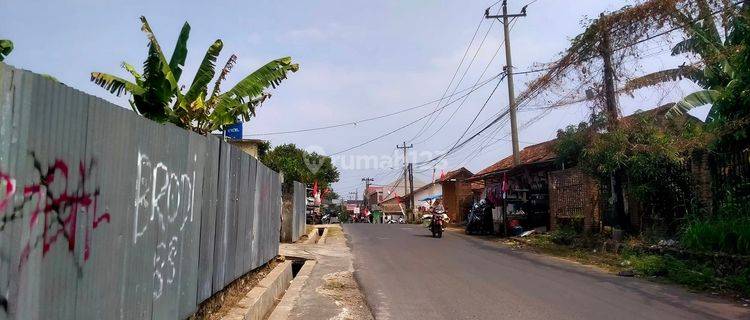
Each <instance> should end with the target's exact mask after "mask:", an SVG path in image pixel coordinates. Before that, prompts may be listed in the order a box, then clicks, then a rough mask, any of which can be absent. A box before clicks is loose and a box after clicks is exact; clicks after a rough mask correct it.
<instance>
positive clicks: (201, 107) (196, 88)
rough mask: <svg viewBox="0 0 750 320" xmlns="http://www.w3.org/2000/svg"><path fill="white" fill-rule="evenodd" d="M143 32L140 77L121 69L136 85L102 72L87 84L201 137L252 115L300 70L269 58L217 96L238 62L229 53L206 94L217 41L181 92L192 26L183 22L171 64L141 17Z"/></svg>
mask: <svg viewBox="0 0 750 320" xmlns="http://www.w3.org/2000/svg"><path fill="white" fill-rule="evenodd" d="M141 30H142V31H143V32H144V33H145V34H146V37H147V38H148V40H149V45H148V55H147V58H146V61H145V62H144V63H143V74H140V73H138V71H137V70H136V69H135V67H133V66H132V65H130V64H128V63H125V62H123V64H122V67H123V68H124V69H125V70H126V71H128V72H129V73H130V74H131V75H132V76H133V78H134V81H128V80H125V79H123V78H121V77H117V76H114V75H110V74H106V73H101V72H92V73H91V81H93V82H94V83H96V84H97V85H99V86H101V87H102V88H104V89H106V90H108V91H110V92H111V93H113V94H115V95H118V96H120V95H122V94H128V93H129V94H131V95H132V97H133V98H132V100H130V105H131V107H132V108H133V110H134V111H135V112H137V113H139V114H141V115H143V116H145V117H147V118H149V119H152V120H155V121H159V122H171V123H174V124H175V125H177V126H180V127H183V128H186V129H190V130H193V131H195V132H198V133H200V134H208V133H210V132H212V131H215V130H218V129H221V128H222V127H224V126H226V125H229V124H232V123H234V122H236V121H238V120H239V119H242V120H244V121H247V120H249V118H250V117H252V116H255V108H256V107H257V106H259V105H260V104H261V103H262V102H263V101H265V99H266V98H267V97H268V96H269V94H267V93H266V92H265V89H267V88H268V87H274V88H275V87H276V86H277V85H278V84H280V83H281V81H282V80H284V79H286V77H287V73H288V72H296V71H297V70H298V69H299V66H298V65H297V64H294V63H292V59H291V58H289V57H284V58H281V59H276V60H272V61H271V62H269V63H267V64H266V65H265V66H263V67H261V68H260V69H258V70H256V71H255V72H253V73H252V74H250V75H249V76H247V77H246V78H245V79H243V80H242V81H240V82H239V83H238V84H237V85H236V86H235V87H234V88H232V89H230V90H229V91H227V92H225V93H221V90H220V85H221V82H222V81H223V80H224V79H225V77H226V75H227V74H228V73H229V71H230V70H231V68H232V66H234V64H235V62H236V56H234V55H232V57H230V59H229V61H228V62H227V64H226V67H225V68H224V69H223V70H222V73H221V75H220V76H219V78H218V79H217V80H216V81H215V83H214V89H213V91H212V93H211V95H210V96H208V94H207V93H208V84H209V83H210V82H211V80H212V79H213V78H214V76H215V73H216V71H215V67H216V66H215V63H216V60H217V58H218V56H219V54H220V52H221V50H222V48H223V46H224V44H223V42H222V41H221V40H220V39H219V40H216V41H214V43H213V44H212V45H211V46H210V47H209V48H208V50H207V52H206V54H205V56H204V58H203V61H202V62H201V65H200V67H199V68H198V71H197V73H196V75H195V77H194V78H193V81H192V84H191V85H190V87H189V88H188V90H187V92H185V93H183V92H182V91H181V88H180V87H179V85H178V82H179V81H180V76H181V75H182V67H183V66H184V65H185V60H186V58H187V41H188V38H189V35H190V25H189V24H188V23H187V22H186V23H185V24H184V25H183V27H182V30H181V31H180V35H179V37H178V39H177V43H176V45H175V49H174V52H173V53H172V57H171V58H170V59H169V61H167V59H166V57H165V56H164V53H163V52H162V50H161V46H160V45H159V42H158V41H157V40H156V36H155V35H154V33H153V30H152V29H151V27H150V25H149V24H148V21H147V20H146V18H145V17H141ZM206 97H208V98H206Z"/></svg>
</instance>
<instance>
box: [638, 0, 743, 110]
mask: <svg viewBox="0 0 750 320" xmlns="http://www.w3.org/2000/svg"><path fill="white" fill-rule="evenodd" d="M723 4H724V6H723V8H722V10H721V13H722V15H721V16H722V19H723V21H722V22H721V26H723V27H724V35H725V36H724V39H722V36H721V34H720V32H719V29H718V27H717V23H716V21H715V19H714V12H713V11H712V8H711V6H710V4H709V2H708V1H707V0H696V1H695V2H694V5H695V12H696V17H691V14H689V13H688V12H681V11H680V10H675V13H674V16H673V18H674V21H675V23H676V24H678V25H681V26H684V27H685V28H684V29H685V32H686V35H687V37H686V39H684V40H683V41H681V42H679V43H677V44H676V45H675V46H674V47H673V48H672V55H673V56H677V55H681V54H691V55H694V56H696V57H698V58H699V59H700V61H699V62H698V63H695V64H691V65H687V64H683V65H681V66H679V67H677V68H674V69H667V70H661V71H657V72H654V73H651V74H648V75H645V76H642V77H638V78H635V79H633V80H630V81H629V82H628V83H627V85H626V87H625V90H627V91H633V90H636V89H640V88H643V87H648V86H653V85H657V84H659V83H663V82H668V81H675V80H681V79H688V80H691V81H693V82H694V83H696V84H697V85H699V86H701V87H702V88H703V90H700V91H697V92H694V93H691V94H689V95H687V96H685V97H684V98H683V99H682V100H681V101H679V102H677V103H675V104H674V106H673V107H672V108H671V109H670V110H669V113H668V115H670V116H673V115H677V114H683V113H685V112H687V111H690V110H691V109H693V108H697V107H700V106H704V105H709V104H710V105H712V107H711V110H710V111H709V113H708V117H707V119H706V121H707V122H709V123H712V122H716V121H718V120H726V118H728V117H729V118H733V115H732V113H733V112H732V111H731V110H728V109H727V108H722V106H721V103H720V102H721V101H722V100H726V99H725V98H726V96H728V95H732V93H731V92H730V91H729V90H735V89H738V88H739V86H740V83H744V84H747V82H745V81H744V80H742V78H745V77H747V76H748V75H747V74H748V71H747V70H748V67H750V66H748V60H747V59H746V58H744V59H743V54H744V55H746V54H747V45H748V41H747V36H748V35H747V32H748V12H749V11H748V4H747V3H744V4H743V5H742V6H741V7H739V8H738V7H736V6H735V5H733V4H731V3H729V2H726V1H725V2H724V3H723ZM685 10H687V9H685ZM743 52H744V53H743ZM745 88H746V86H745ZM745 94H747V93H745ZM746 106H747V104H745V105H744V106H739V107H740V108H744V109H747V107H746Z"/></svg>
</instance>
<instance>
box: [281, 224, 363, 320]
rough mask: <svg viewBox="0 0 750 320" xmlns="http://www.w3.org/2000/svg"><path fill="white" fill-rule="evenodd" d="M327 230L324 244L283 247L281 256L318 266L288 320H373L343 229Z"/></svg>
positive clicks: (299, 244) (334, 225)
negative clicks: (356, 276) (309, 260)
mask: <svg viewBox="0 0 750 320" xmlns="http://www.w3.org/2000/svg"><path fill="white" fill-rule="evenodd" d="M324 226H325V227H327V228H328V232H327V236H326V241H325V244H312V243H310V244H305V243H300V242H298V243H294V244H282V247H281V250H280V253H281V254H282V255H285V256H288V257H299V258H305V259H314V260H316V262H317V263H316V264H315V268H314V269H313V271H312V273H311V274H310V277H309V278H308V280H307V283H305V285H304V286H303V288H302V292H301V294H300V297H299V299H298V300H297V302H296V305H295V306H294V308H292V311H291V312H290V314H289V319H305V320H308V319H337V320H344V319H351V320H360V319H362V320H369V319H373V316H372V313H371V311H370V308H369V307H368V306H367V303H366V301H365V298H364V295H363V294H362V291H361V290H360V288H359V285H358V284H357V282H356V280H355V279H354V267H353V258H352V254H351V250H350V248H349V247H348V246H347V240H346V237H345V234H344V232H343V230H342V228H341V226H340V225H338V224H332V225H324ZM316 227H317V226H316Z"/></svg>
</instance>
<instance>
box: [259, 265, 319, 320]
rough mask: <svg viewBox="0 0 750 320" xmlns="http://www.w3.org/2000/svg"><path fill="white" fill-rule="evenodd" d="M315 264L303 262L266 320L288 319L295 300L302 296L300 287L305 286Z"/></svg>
mask: <svg viewBox="0 0 750 320" xmlns="http://www.w3.org/2000/svg"><path fill="white" fill-rule="evenodd" d="M316 263H317V262H315V260H307V261H305V264H304V265H303V266H302V269H300V270H299V272H297V276H296V277H294V279H293V280H292V283H291V284H290V285H289V288H288V289H287V290H286V293H285V294H284V297H283V298H282V299H281V302H279V304H278V305H276V308H275V309H274V310H273V312H271V315H270V316H268V320H285V319H288V318H289V314H290V313H291V312H292V309H293V308H294V306H295V304H296V303H297V299H299V297H300V295H301V294H302V287H304V286H305V283H306V282H307V279H308V278H309V277H310V274H311V273H312V271H313V268H315V264H316Z"/></svg>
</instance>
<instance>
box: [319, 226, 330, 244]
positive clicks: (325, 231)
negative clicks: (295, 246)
mask: <svg viewBox="0 0 750 320" xmlns="http://www.w3.org/2000/svg"><path fill="white" fill-rule="evenodd" d="M326 238H328V228H325V229H323V235H321V236H320V239H318V242H317V243H318V244H326Z"/></svg>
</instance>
